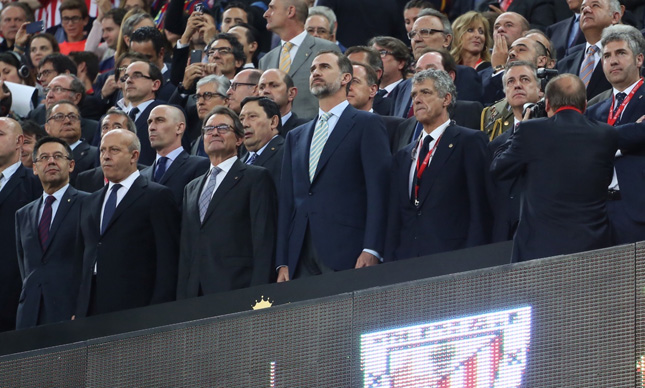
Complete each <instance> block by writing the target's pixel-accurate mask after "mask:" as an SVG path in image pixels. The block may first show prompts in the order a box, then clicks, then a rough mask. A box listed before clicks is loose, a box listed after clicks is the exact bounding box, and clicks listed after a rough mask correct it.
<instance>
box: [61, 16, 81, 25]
mask: <svg viewBox="0 0 645 388" xmlns="http://www.w3.org/2000/svg"><path fill="white" fill-rule="evenodd" d="M81 19H83V18H82V17H80V16H72V17H68V16H65V17H63V18H62V19H61V20H62V21H63V23H74V24H76V23H78V22H80V21H81Z"/></svg>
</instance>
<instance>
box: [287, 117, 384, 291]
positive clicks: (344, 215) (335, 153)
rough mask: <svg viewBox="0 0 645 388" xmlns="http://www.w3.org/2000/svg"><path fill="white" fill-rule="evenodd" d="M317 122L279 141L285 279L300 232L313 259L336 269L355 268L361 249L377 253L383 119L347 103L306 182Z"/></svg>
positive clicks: (293, 266) (294, 260)
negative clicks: (312, 249)
mask: <svg viewBox="0 0 645 388" xmlns="http://www.w3.org/2000/svg"><path fill="white" fill-rule="evenodd" d="M316 122H317V120H313V121H311V122H309V123H306V124H303V125H301V126H300V127H298V128H296V129H294V130H292V131H291V132H289V134H288V135H287V138H286V139H285V145H284V158H283V163H282V180H281V182H280V189H279V199H280V201H279V203H280V206H279V217H278V236H279V237H278V248H277V255H276V264H277V265H278V266H280V265H288V266H289V277H290V278H291V277H293V273H294V271H295V269H296V266H297V264H298V261H299V258H300V254H301V251H302V247H303V242H304V239H305V232H306V230H307V228H309V230H310V232H311V236H312V242H313V246H314V247H315V249H316V252H317V255H318V257H319V258H320V260H321V261H322V262H323V264H324V265H326V266H327V267H329V268H331V269H333V270H336V271H339V270H345V269H350V268H354V266H355V264H356V260H357V259H358V256H359V255H360V254H361V252H362V251H363V249H371V250H374V251H376V252H378V253H380V254H382V253H383V240H384V234H385V224H386V216H385V212H384V209H385V208H386V203H387V185H388V180H389V179H388V171H389V167H390V160H391V156H390V155H391V154H390V149H389V144H388V138H387V134H386V130H385V126H384V124H383V120H381V119H380V118H379V117H378V116H377V115H374V114H372V113H368V112H363V111H358V110H356V109H355V108H353V107H352V106H351V105H349V106H347V108H346V109H345V110H344V111H343V114H342V115H341V116H340V118H339V120H338V123H337V124H336V126H335V128H334V130H333V132H332V133H331V135H330V136H329V138H328V139H327V142H326V144H325V146H324V149H323V151H322V154H321V156H320V161H319V162H318V166H317V169H316V173H315V175H314V179H313V182H311V183H310V180H309V150H310V146H311V140H312V136H313V133H314V127H315V124H316Z"/></svg>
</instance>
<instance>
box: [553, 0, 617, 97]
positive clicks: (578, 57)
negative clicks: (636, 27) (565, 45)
mask: <svg viewBox="0 0 645 388" xmlns="http://www.w3.org/2000/svg"><path fill="white" fill-rule="evenodd" d="M580 15H581V16H580V29H581V30H582V33H583V34H584V36H585V43H584V44H580V45H578V46H574V47H572V48H571V49H570V50H569V53H568V55H567V56H566V57H564V58H562V60H560V61H558V64H557V68H558V71H559V72H560V73H570V74H576V75H578V76H579V77H580V79H582V82H584V84H585V87H586V88H587V100H590V99H592V98H593V97H594V96H596V95H598V94H600V93H602V92H604V91H605V90H607V89H610V88H611V84H610V83H609V81H607V77H605V74H604V73H603V71H602V66H598V64H599V63H600V61H601V55H602V47H601V46H602V45H601V44H600V39H601V36H602V31H603V30H604V29H605V28H607V27H609V26H611V25H613V24H617V23H619V22H620V18H621V8H620V3H619V2H618V0H583V2H582V6H581V8H580Z"/></svg>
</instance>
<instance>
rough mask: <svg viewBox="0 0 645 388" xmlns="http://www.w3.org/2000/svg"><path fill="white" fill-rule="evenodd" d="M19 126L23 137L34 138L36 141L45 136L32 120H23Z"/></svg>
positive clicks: (43, 131)
mask: <svg viewBox="0 0 645 388" xmlns="http://www.w3.org/2000/svg"><path fill="white" fill-rule="evenodd" d="M20 126H21V127H22V133H23V134H24V135H28V136H34V137H35V138H36V141H38V140H40V139H42V138H43V137H45V136H47V132H46V131H45V130H44V129H43V127H41V126H40V125H39V124H38V123H36V122H35V121H33V120H25V121H23V122H22V123H20Z"/></svg>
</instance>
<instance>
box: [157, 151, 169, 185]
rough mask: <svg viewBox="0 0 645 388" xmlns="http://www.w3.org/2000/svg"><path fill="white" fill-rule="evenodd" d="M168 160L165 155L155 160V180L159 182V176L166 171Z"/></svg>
mask: <svg viewBox="0 0 645 388" xmlns="http://www.w3.org/2000/svg"><path fill="white" fill-rule="evenodd" d="M167 162H168V158H167V157H165V156H162V157H160V158H159V160H157V168H156V169H155V176H154V178H155V182H159V181H160V180H161V177H163V174H165V173H166V163H167Z"/></svg>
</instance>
